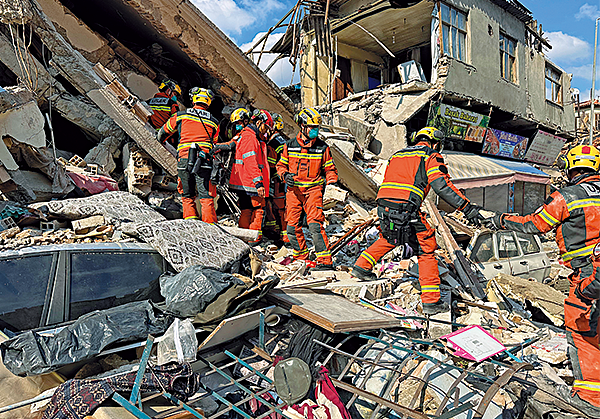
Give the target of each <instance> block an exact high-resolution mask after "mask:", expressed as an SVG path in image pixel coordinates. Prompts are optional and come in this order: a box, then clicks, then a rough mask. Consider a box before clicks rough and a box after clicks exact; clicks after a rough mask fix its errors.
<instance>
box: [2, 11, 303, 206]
mask: <svg viewBox="0 0 600 419" xmlns="http://www.w3.org/2000/svg"><path fill="white" fill-rule="evenodd" d="M0 5H1V6H2V7H1V8H0V22H2V24H1V25H0V86H3V87H5V89H2V91H0V96H1V99H0V101H1V102H2V106H1V108H0V110H1V112H2V115H1V119H2V137H3V139H4V141H3V142H0V161H1V164H2V165H1V166H0V174H1V176H0V179H1V180H0V190H1V191H2V193H3V194H5V195H6V196H7V197H8V198H10V199H13V200H16V201H20V202H30V201H34V200H43V199H47V198H49V197H51V196H56V197H58V196H64V195H66V194H68V193H69V192H71V191H72V189H73V188H74V186H73V182H72V181H70V180H69V178H68V177H65V173H64V172H65V170H64V167H65V166H67V169H68V170H67V172H69V173H74V172H77V174H78V175H79V178H78V180H77V181H74V183H75V184H76V186H77V187H82V186H83V184H84V183H85V182H84V181H83V180H82V179H85V180H87V181H88V183H89V177H88V178H87V179H86V178H83V176H87V175H90V174H91V175H105V176H110V175H111V174H113V175H114V176H115V178H116V181H117V182H119V181H124V182H125V183H127V189H128V190H130V191H131V192H135V193H137V194H138V195H147V194H148V193H149V191H150V189H151V186H152V182H153V179H155V176H157V175H167V176H169V175H171V176H176V160H175V157H173V155H172V154H171V153H169V152H167V151H166V149H165V148H164V147H163V146H162V145H161V144H160V143H158V141H156V139H155V132H154V130H153V129H152V128H151V127H150V126H149V125H147V124H146V120H147V117H148V115H149V112H150V111H149V110H147V108H146V107H145V106H144V104H143V103H142V102H141V101H143V100H147V99H149V98H151V97H152V96H153V95H154V93H156V92H157V91H158V90H157V86H158V84H160V83H161V81H162V80H163V79H164V78H167V77H168V78H171V79H174V80H177V81H178V83H179V84H180V86H181V87H182V88H183V91H184V92H187V91H188V90H189V89H190V88H191V87H194V86H201V87H208V88H210V89H212V90H213V91H214V92H215V93H216V94H217V98H216V99H215V101H214V103H213V105H212V107H211V109H210V111H211V112H212V113H213V114H214V115H215V116H216V117H217V118H219V119H220V118H221V117H222V116H228V114H229V113H230V112H231V110H232V109H234V108H235V107H238V106H248V107H259V108H265V109H269V110H271V111H273V112H277V113H279V114H281V115H282V116H283V117H284V120H285V121H286V122H287V123H288V125H290V124H292V123H293V121H292V119H291V115H292V113H293V111H294V108H293V104H292V102H291V101H290V100H289V98H288V97H287V96H286V95H285V94H283V93H282V91H281V90H280V89H279V88H278V87H277V86H276V85H275V84H274V83H273V82H272V81H271V80H270V79H269V78H268V77H266V76H265V75H264V73H262V72H261V71H260V70H258V68H257V67H256V66H255V65H254V64H253V63H252V62H251V61H250V60H248V59H247V58H246V57H245V56H244V55H243V54H242V53H241V51H240V50H239V49H238V48H237V46H235V44H233V42H231V40H229V38H227V36H225V35H224V34H223V33H222V32H221V31H220V30H219V29H218V28H217V27H215V26H214V24H212V22H210V21H209V20H208V19H207V18H206V17H205V16H204V15H203V14H202V13H201V12H200V11H199V10H198V9H197V8H196V7H195V6H193V5H192V4H191V2H189V1H186V2H183V3H182V2H175V1H156V2H150V3H148V2H130V1H114V2H111V3H110V4H109V3H107V2H104V1H102V2H100V1H99V2H97V4H92V3H87V2H86V3H85V4H82V3H79V2H74V1H64V2H61V1H58V0H57V1H55V0H50V1H46V0H42V1H39V2H38V1H36V0H34V1H31V2H29V1H25V2H23V1H13V0H5V1H2V2H1V4H0ZM17 84H18V85H19V87H14V88H13V87H9V86H15V85H17ZM179 101H180V103H181V104H182V105H183V106H185V105H189V103H188V100H187V94H184V97H183V98H179ZM222 131H223V132H224V134H223V135H225V132H226V130H225V129H223V130H222ZM32 133H33V134H32ZM128 142H132V144H135V146H131V147H126V148H125V150H124V151H125V152H124V153H123V147H124V145H125V144H126V143H128ZM27 146H30V147H32V149H27V151H23V150H25V148H27ZM46 146H48V149H45V147H46ZM11 147H12V148H11ZM19 147H20V148H21V149H22V150H21V154H22V155H23V156H27V157H23V160H24V161H23V162H21V164H19V163H18V162H17V161H15V156H16V149H17V148H19ZM41 148H44V151H43V152H42V154H44V156H45V158H41V157H40V156H39V155H37V156H35V158H32V157H31V156H32V155H33V154H39V151H37V150H39V149H41ZM9 149H10V151H9ZM33 149H35V150H33ZM140 153H141V154H140ZM74 155H77V157H76V158H74ZM48 156H49V157H51V158H50V159H48ZM58 157H62V158H63V159H64V161H63V163H65V162H68V164H63V165H60V164H58V166H61V167H55V166H57V165H56V164H55V163H54V160H58V161H61V160H60V159H58ZM82 158H83V161H81V160H82ZM71 159H74V160H71ZM32 160H36V161H37V163H32V162H31V161H32ZM39 160H43V161H44V163H41V162H39ZM28 163H29V164H28ZM31 164H33V166H31ZM39 166H43V167H45V168H46V169H45V170H46V172H49V173H47V175H48V177H49V179H46V180H44V179H43V176H41V177H40V176H37V174H38V173H37V172H36V171H35V169H39ZM117 166H119V168H122V169H125V170H124V172H125V177H126V178H127V179H125V180H124V179H122V178H121V176H120V175H119V174H118V173H121V171H120V170H119V171H117V172H115V168H116V167H117ZM128 166H130V167H129V169H130V170H127V169H128ZM40 170H42V169H40ZM42 171H43V170H42ZM32 173H34V174H32ZM74 177H75V176H74V175H71V178H74ZM59 178H60V179H59ZM160 181H162V182H163V183H166V184H168V183H169V180H168V179H167V180H166V181H165V180H164V176H163V178H160ZM104 189H105V188H104V187H100V190H104ZM109 190H112V189H111V188H109Z"/></svg>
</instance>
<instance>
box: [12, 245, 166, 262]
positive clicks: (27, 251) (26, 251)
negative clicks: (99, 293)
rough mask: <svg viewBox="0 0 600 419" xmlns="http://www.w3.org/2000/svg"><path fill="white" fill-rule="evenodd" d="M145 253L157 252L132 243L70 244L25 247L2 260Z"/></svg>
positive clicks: (147, 246)
mask: <svg viewBox="0 0 600 419" xmlns="http://www.w3.org/2000/svg"><path fill="white" fill-rule="evenodd" d="M120 250H121V251H123V250H125V251H136V250H138V251H140V250H142V251H145V252H149V251H150V252H156V250H155V249H154V248H153V247H152V246H150V245H149V244H147V243H132V242H101V243H70V244H50V245H42V246H30V247H24V248H22V249H18V250H5V251H3V252H0V259H7V258H15V257H24V256H34V255H36V254H42V253H50V252H59V251H80V252H81V251H83V252H85V251H88V252H89V251H106V252H115V251H120ZM156 253H158V252H156Z"/></svg>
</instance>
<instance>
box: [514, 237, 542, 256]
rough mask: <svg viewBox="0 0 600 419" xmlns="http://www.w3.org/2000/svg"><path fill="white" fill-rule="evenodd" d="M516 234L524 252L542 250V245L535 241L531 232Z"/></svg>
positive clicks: (532, 252)
mask: <svg viewBox="0 0 600 419" xmlns="http://www.w3.org/2000/svg"><path fill="white" fill-rule="evenodd" d="M516 234H517V239H519V243H520V244H521V249H522V250H523V253H524V254H526V255H531V254H534V253H539V252H540V246H538V244H537V243H536V241H535V238H534V237H533V236H532V235H531V234H525V233H520V232H517V233H516Z"/></svg>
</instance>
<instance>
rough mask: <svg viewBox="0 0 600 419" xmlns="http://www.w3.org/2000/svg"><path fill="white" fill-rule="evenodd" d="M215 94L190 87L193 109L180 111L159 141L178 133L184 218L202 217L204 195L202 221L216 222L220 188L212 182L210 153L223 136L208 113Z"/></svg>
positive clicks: (179, 170)
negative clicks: (215, 199)
mask: <svg viewBox="0 0 600 419" xmlns="http://www.w3.org/2000/svg"><path fill="white" fill-rule="evenodd" d="M212 97H213V94H212V92H211V91H210V90H209V89H203V88H200V87H194V88H192V89H191V90H190V99H191V101H192V103H193V104H194V107H193V108H189V109H186V110H185V111H180V112H177V114H175V115H173V116H172V117H171V118H169V120H167V122H166V123H165V125H164V126H163V127H162V128H161V129H160V131H159V132H158V140H159V141H161V140H162V139H163V138H165V137H166V136H168V135H170V134H173V133H176V134H178V136H179V145H178V146H177V177H178V179H177V191H178V192H179V193H180V194H181V201H182V204H183V218H184V219H186V220H188V219H198V218H200V216H199V214H198V209H197V207H196V198H197V197H198V198H200V204H201V207H202V221H204V222H206V223H211V224H212V223H216V222H217V214H216V212H215V202H214V199H213V198H214V197H215V196H216V195H217V190H216V187H215V186H214V185H213V184H212V183H211V182H210V175H211V170H212V166H211V157H210V152H211V150H212V147H213V142H214V139H216V138H218V136H219V125H218V121H217V120H216V119H215V118H214V117H213V116H212V115H211V114H210V112H208V107H209V106H210V104H211V102H212Z"/></svg>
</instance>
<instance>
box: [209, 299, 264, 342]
mask: <svg viewBox="0 0 600 419" xmlns="http://www.w3.org/2000/svg"><path fill="white" fill-rule="evenodd" d="M274 308H275V307H267V308H264V309H262V310H263V312H264V313H265V318H266V317H268V316H269V315H270V314H271V313H272V312H273V309H274ZM260 311H261V310H255V311H251V312H249V313H245V314H240V315H239V316H234V317H231V318H229V319H225V320H223V321H222V322H221V323H219V325H218V326H217V327H216V328H215V330H213V331H212V333H211V334H210V335H208V337H207V338H206V339H204V342H202V343H201V344H200V346H198V351H200V350H205V349H209V348H213V347H215V346H218V345H221V344H223V343H225V342H229V341H231V340H234V339H237V338H239V337H241V336H242V335H243V334H245V333H248V332H250V331H251V330H254V329H256V328H257V327H258V323H259V313H260Z"/></svg>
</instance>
